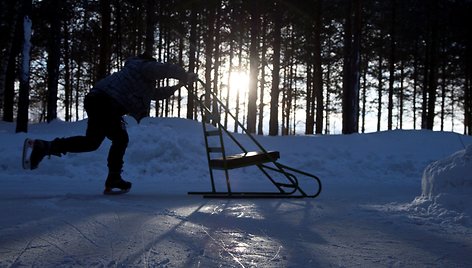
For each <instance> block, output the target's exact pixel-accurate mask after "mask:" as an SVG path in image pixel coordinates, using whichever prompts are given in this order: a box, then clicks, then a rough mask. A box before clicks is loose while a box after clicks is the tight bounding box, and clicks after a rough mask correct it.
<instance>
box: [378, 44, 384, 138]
mask: <svg viewBox="0 0 472 268" xmlns="http://www.w3.org/2000/svg"><path fill="white" fill-rule="evenodd" d="M382 60H383V58H382V53H379V70H378V71H379V72H378V77H377V80H378V81H379V86H378V89H377V92H378V94H377V96H378V97H377V131H380V127H381V126H380V124H381V122H382V93H383V75H382V72H383V68H382Z"/></svg>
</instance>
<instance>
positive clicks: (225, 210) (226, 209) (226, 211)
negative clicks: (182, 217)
mask: <svg viewBox="0 0 472 268" xmlns="http://www.w3.org/2000/svg"><path fill="white" fill-rule="evenodd" d="M200 211H201V212H202V213H209V214H212V215H214V214H219V215H225V216H232V217H236V218H250V219H255V220H264V219H265V217H264V215H262V213H261V212H260V211H259V209H258V207H257V206H256V205H255V204H250V203H248V204H225V205H221V204H218V205H207V206H205V207H204V208H202V209H201V210H200Z"/></svg>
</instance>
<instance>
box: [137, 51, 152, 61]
mask: <svg viewBox="0 0 472 268" xmlns="http://www.w3.org/2000/svg"><path fill="white" fill-rule="evenodd" d="M138 58H140V59H143V60H150V61H156V59H155V58H154V57H153V55H152V53H151V52H149V51H144V52H143V53H142V54H140V55H138Z"/></svg>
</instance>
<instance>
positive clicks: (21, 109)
mask: <svg viewBox="0 0 472 268" xmlns="http://www.w3.org/2000/svg"><path fill="white" fill-rule="evenodd" d="M23 4H24V6H23V10H24V14H25V15H24V19H23V34H24V35H23V36H24V40H23V51H22V63H21V72H20V93H19V99H18V114H17V117H16V118H17V120H16V132H17V133H18V132H28V110H29V91H30V86H29V76H30V73H29V72H30V70H29V69H30V50H31V42H30V39H31V24H32V22H31V20H30V18H29V14H30V13H31V8H32V7H31V6H32V1H25V2H24V3H23Z"/></svg>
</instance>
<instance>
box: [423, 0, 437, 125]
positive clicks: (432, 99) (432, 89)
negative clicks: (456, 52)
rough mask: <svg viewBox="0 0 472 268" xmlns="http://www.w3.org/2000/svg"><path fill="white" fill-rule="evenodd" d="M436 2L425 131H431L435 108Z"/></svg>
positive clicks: (434, 3) (434, 6)
mask: <svg viewBox="0 0 472 268" xmlns="http://www.w3.org/2000/svg"><path fill="white" fill-rule="evenodd" d="M438 5H439V4H438V0H435V1H434V2H433V3H432V7H431V8H432V16H431V20H432V25H431V49H430V53H431V56H430V62H429V68H430V71H429V78H428V116H427V123H426V128H427V129H431V130H432V129H433V126H434V116H435V106H436V90H437V84H438V81H437V58H438V54H439V53H438V52H439V49H438V46H439V33H438V19H437V16H438V12H439V10H438V8H439V7H438Z"/></svg>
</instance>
